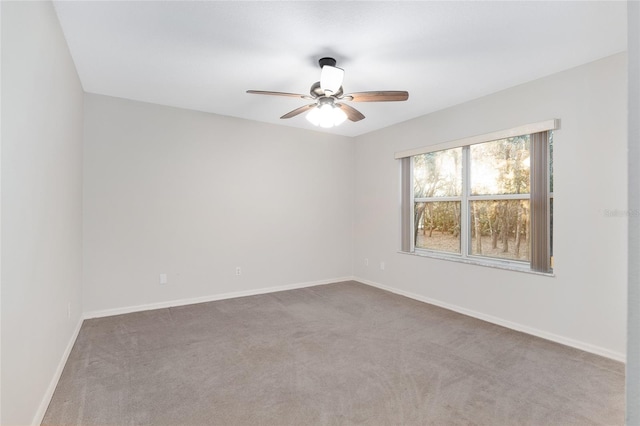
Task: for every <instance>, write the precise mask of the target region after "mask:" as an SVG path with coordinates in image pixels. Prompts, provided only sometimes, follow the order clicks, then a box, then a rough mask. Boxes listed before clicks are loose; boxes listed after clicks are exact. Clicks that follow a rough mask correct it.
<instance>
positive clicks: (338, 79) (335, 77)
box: [320, 65, 344, 96]
mask: <svg viewBox="0 0 640 426" xmlns="http://www.w3.org/2000/svg"><path fill="white" fill-rule="evenodd" d="M342 80H344V70H343V69H342V68H338V67H333V66H331V65H325V66H323V67H322V71H321V72H320V87H321V88H322V90H324V93H325V95H327V96H330V95H332V94H334V93H338V90H340V86H342Z"/></svg>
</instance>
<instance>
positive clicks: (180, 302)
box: [84, 277, 354, 319]
mask: <svg viewBox="0 0 640 426" xmlns="http://www.w3.org/2000/svg"><path fill="white" fill-rule="evenodd" d="M353 279H354V278H353V277H339V278H331V279H327V280H320V281H309V282H303V283H295V284H287V285H282V286H276V287H264V288H259V289H255V290H244V291H234V292H230V293H221V294H212V295H208V296H202V297H194V298H188V299H177V300H169V301H166V302H157V303H148V304H144V305H136V306H126V307H124V308H114V309H103V310H99V311H90V312H85V313H84V318H85V319H90V318H102V317H110V316H113V315H122V314H129V313H132V312H141V311H150V310H153V309H164V308H171V307H174V306H184V305H192V304H194V303H205V302H215V301H216V300H224V299H234V298H236V297H245V296H255V295H258V294H266V293H275V292H277V291H285V290H294V289H296V288H305V287H313V286H316V285H324V284H333V283H337V282H341V281H349V280H353Z"/></svg>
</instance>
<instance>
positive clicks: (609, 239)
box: [354, 54, 627, 359]
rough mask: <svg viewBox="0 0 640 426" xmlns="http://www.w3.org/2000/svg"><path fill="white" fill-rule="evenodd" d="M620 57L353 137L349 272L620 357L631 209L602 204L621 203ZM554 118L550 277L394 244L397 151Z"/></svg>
mask: <svg viewBox="0 0 640 426" xmlns="http://www.w3.org/2000/svg"><path fill="white" fill-rule="evenodd" d="M626 65H627V63H626V55H625V54H619V55H615V56H612V57H609V58H605V59H603V60H600V61H597V62H594V63H591V64H587V65H584V66H581V67H578V68H575V69H572V70H568V71H566V72H563V73H559V74H555V75H552V76H550V77H547V78H544V79H541V80H537V81H533V82H530V83H527V84H524V85H521V86H517V87H514V88H511V89H508V90H505V91H502V92H499V93H496V94H493V95H490V96H486V97H483V98H480V99H477V100H474V101H471V102H468V103H465V104H462V105H458V106H455V107H452V108H449V109H446V110H442V111H439V112H436V113H433V114H430V115H427V116H423V117H420V118H417V119H414V120H410V121H407V122H405V123H401V124H398V125H395V126H392V127H389V128H386V129H383V130H380V131H376V132H374V133H370V134H367V135H364V136H361V137H358V138H357V140H356V141H357V145H356V188H355V192H356V204H355V221H354V223H355V252H354V274H355V276H356V277H359V278H361V279H363V280H365V281H366V282H370V283H372V284H377V285H381V286H386V287H390V288H394V289H396V290H397V291H400V292H404V293H408V294H411V295H413V296H415V297H418V298H421V299H424V300H431V301H435V302H437V303H440V304H443V305H446V306H449V307H452V308H454V309H457V310H460V311H464V312H467V313H471V314H474V315H476V316H479V317H482V318H486V319H490V320H492V321H496V322H499V323H502V324H508V325H511V326H513V327H516V328H519V329H522V330H526V331H528V332H533V333H536V334H539V335H542V336H545V337H547V338H552V339H555V340H558V341H562V342H564V343H567V344H572V345H575V346H578V347H581V348H583V349H587V350H591V351H594V352H597V353H601V354H604V355H607V356H611V357H615V358H618V359H623V358H624V353H625V340H626V335H625V333H626V326H625V324H626V279H627V278H626V265H627V243H626V242H627V235H626V232H627V218H626V217H623V216H621V217H606V215H605V212H604V211H605V210H606V209H609V210H613V209H619V210H621V211H622V210H625V209H626V208H627V193H626V191H627V174H626V173H627V164H626V152H627V151H626V150H627V144H626V139H627V134H626V89H627V85H626V79H627V76H626ZM412 96H414V97H415V96H420V95H419V94H412ZM425 96H428V94H425ZM550 118H558V119H560V120H561V128H560V130H558V131H556V132H555V135H554V169H555V170H554V176H555V177H554V196H555V197H554V262H555V269H554V272H555V277H545V276H538V275H533V274H528V273H521V272H512V271H506V270H499V269H493V268H488V267H481V266H474V265H465V264H460V263H456V262H450V261H444V260H435V259H429V258H425V257H419V256H414V255H407V254H400V253H398V250H399V248H400V206H399V200H400V192H399V189H400V184H399V161H397V160H394V159H393V154H394V152H396V151H401V150H406V149H410V148H416V147H421V146H428V145H433V144H437V143H442V142H446V141H450V140H456V139H459V138H463V137H467V136H473V135H478V134H484V133H489V132H491V131H495V130H501V129H506V128H510V127H515V126H519V125H523V124H528V123H533V122H537V121H542V120H546V119H550ZM364 258H368V259H369V260H370V266H368V267H367V266H365V265H364V261H363V259H364ZM380 261H385V262H386V269H385V270H384V271H382V270H380V268H379V262H380Z"/></svg>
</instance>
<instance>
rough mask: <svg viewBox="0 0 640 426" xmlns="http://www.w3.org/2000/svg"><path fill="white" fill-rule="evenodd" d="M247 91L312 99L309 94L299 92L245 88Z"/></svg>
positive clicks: (253, 93)
mask: <svg viewBox="0 0 640 426" xmlns="http://www.w3.org/2000/svg"><path fill="white" fill-rule="evenodd" d="M247 93H250V94H252V95H273V96H289V97H293V98H302V99H314V98H312V97H311V96H309V95H301V94H299V93H286V92H270V91H266V90H247Z"/></svg>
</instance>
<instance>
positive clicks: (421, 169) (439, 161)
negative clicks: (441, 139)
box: [413, 148, 462, 198]
mask: <svg viewBox="0 0 640 426" xmlns="http://www.w3.org/2000/svg"><path fill="white" fill-rule="evenodd" d="M413 193H414V197H415V198H426V197H451V196H459V195H460V194H461V193H462V148H455V149H447V150H444V151H436V152H430V153H427V154H421V155H416V156H415V157H413Z"/></svg>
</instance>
